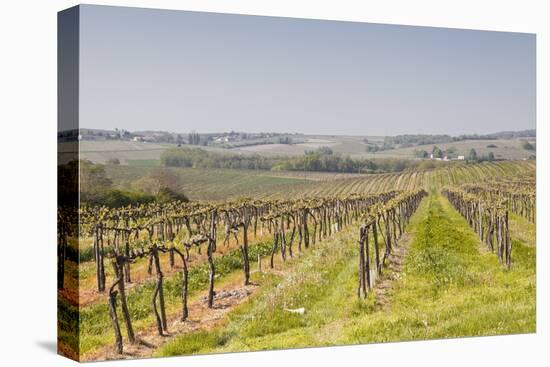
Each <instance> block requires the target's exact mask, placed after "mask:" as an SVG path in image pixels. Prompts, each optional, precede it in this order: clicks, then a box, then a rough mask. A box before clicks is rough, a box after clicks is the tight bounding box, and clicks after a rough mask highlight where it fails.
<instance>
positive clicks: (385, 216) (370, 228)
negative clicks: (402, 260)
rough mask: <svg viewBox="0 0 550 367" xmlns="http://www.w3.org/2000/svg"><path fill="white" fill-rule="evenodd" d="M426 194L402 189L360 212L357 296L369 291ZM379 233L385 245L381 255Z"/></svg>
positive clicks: (420, 191)
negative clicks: (387, 199)
mask: <svg viewBox="0 0 550 367" xmlns="http://www.w3.org/2000/svg"><path fill="white" fill-rule="evenodd" d="M427 195H428V194H427V192H426V191H425V190H423V189H419V190H415V191H411V192H403V193H402V194H400V195H398V196H396V197H394V198H392V199H391V200H389V201H387V202H385V203H377V204H375V205H373V206H371V207H370V208H369V210H368V211H367V212H366V213H365V214H364V215H363V224H362V225H361V227H360V229H359V282H358V283H359V284H358V287H357V297H358V298H361V297H363V298H366V297H367V290H368V291H369V292H370V291H371V290H372V288H373V286H374V284H375V282H376V279H377V278H378V277H379V276H380V275H381V274H382V269H383V267H384V266H385V265H386V261H387V259H388V258H389V256H390V255H391V253H392V249H393V248H394V246H397V241H398V240H399V238H400V237H401V235H402V234H403V232H404V230H405V226H406V225H407V223H408V222H409V220H410V218H411V216H412V215H413V213H414V212H415V211H416V209H418V206H419V205H420V202H421V201H422V199H423V198H424V197H425V196H427ZM379 234H380V236H381V237H382V240H383V244H384V249H383V254H382V257H380V250H381V248H380V243H379ZM371 244H372V245H371ZM371 246H372V248H371ZM371 254H372V256H371Z"/></svg>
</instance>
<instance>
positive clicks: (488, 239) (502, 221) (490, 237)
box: [442, 185, 512, 268]
mask: <svg viewBox="0 0 550 367" xmlns="http://www.w3.org/2000/svg"><path fill="white" fill-rule="evenodd" d="M442 193H443V195H444V196H445V197H446V198H447V199H448V200H449V202H450V203H451V204H452V205H453V206H454V207H455V209H456V210H457V211H458V212H459V213H460V214H461V215H462V216H463V217H464V218H465V219H466V221H467V222H468V224H469V225H470V227H472V228H473V229H474V230H475V232H476V233H477V234H478V236H479V239H480V241H482V242H485V244H486V245H487V248H488V249H489V250H490V251H491V252H495V249H496V253H497V256H498V259H499V260H500V262H502V263H505V264H506V266H507V267H508V268H510V265H511V262H512V240H511V238H510V230H509V225H508V209H507V206H506V202H505V200H503V199H501V200H498V199H497V198H495V197H491V196H487V195H484V193H485V191H483V188H482V187H481V186H479V187H478V188H474V186H473V185H464V186H459V187H446V188H444V189H443V190H442Z"/></svg>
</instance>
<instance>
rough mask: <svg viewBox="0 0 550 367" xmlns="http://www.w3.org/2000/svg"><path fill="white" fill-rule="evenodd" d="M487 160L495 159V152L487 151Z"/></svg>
mask: <svg viewBox="0 0 550 367" xmlns="http://www.w3.org/2000/svg"><path fill="white" fill-rule="evenodd" d="M487 160H488V161H489V162H492V161H494V160H495V154H494V153H493V152H489V155H488V156H487Z"/></svg>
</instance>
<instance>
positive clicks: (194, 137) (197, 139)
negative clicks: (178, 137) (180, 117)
mask: <svg viewBox="0 0 550 367" xmlns="http://www.w3.org/2000/svg"><path fill="white" fill-rule="evenodd" d="M188 140H189V144H190V145H201V136H200V134H199V133H196V132H190V133H189V136H188ZM202 145H206V142H204V144H202Z"/></svg>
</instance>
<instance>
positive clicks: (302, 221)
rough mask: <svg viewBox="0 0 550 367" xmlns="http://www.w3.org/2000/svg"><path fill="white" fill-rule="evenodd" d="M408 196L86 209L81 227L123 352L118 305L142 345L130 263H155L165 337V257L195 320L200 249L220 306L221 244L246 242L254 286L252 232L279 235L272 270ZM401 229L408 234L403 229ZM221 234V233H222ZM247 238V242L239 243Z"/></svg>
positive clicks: (245, 259) (158, 314)
mask: <svg viewBox="0 0 550 367" xmlns="http://www.w3.org/2000/svg"><path fill="white" fill-rule="evenodd" d="M407 195H408V194H404V193H400V192H397V191H390V192H386V193H382V194H377V195H351V196H348V197H340V198H338V197H324V198H309V199H299V200H273V201H267V200H237V201H232V202H226V203H223V204H213V203H181V202H173V203H169V204H167V205H158V204H153V205H143V206H136V207H127V208H121V209H107V208H97V207H94V208H83V209H82V210H81V211H80V213H79V220H80V223H79V230H80V232H81V235H88V236H91V237H93V244H94V260H95V262H96V275H97V285H98V290H99V291H105V290H106V291H107V294H108V305H109V315H110V318H111V320H112V323H113V328H114V331H115V349H116V351H117V352H118V353H122V350H123V343H122V334H121V328H120V321H119V317H118V314H117V306H116V305H117V300H118V302H119V303H120V309H121V311H122V319H123V321H124V323H125V326H126V331H127V334H128V340H129V342H130V343H136V342H137V341H136V337H135V334H134V332H133V328H132V321H131V319H130V313H129V311H128V305H127V300H126V288H125V284H126V283H131V282H132V278H131V272H130V266H131V264H132V263H133V262H135V261H136V260H137V259H139V258H146V259H148V262H149V267H148V273H149V274H150V275H153V273H154V274H155V280H156V281H155V288H154V291H153V296H152V300H151V305H152V310H153V314H154V316H155V320H156V325H157V330H158V333H159V335H165V334H166V332H167V321H166V311H165V305H164V294H163V279H164V274H163V272H162V269H161V265H160V264H161V263H160V260H159V255H160V254H162V253H167V254H169V256H170V258H169V259H170V265H171V266H174V263H175V257H176V255H177V257H178V258H179V261H181V263H182V284H181V287H182V294H181V300H182V314H181V319H182V321H184V320H186V319H187V318H188V316H189V312H188V308H187V295H188V291H187V289H188V282H189V279H188V276H189V274H188V261H189V252H190V251H191V250H192V249H196V251H197V252H199V253H200V251H201V248H204V247H205V250H206V253H207V261H208V269H209V274H208V277H209V282H208V297H207V301H208V306H209V307H213V303H214V295H215V292H214V279H215V274H216V269H215V266H214V259H213V258H214V254H215V252H216V247H217V245H218V242H219V241H223V242H224V243H227V242H228V241H229V239H230V238H231V237H234V238H235V240H236V241H237V244H239V242H240V250H241V254H242V264H243V272H244V284H245V285H246V284H249V278H250V264H249V256H248V232H249V231H251V232H253V233H254V235H256V232H257V231H258V230H260V231H261V232H264V231H268V232H269V233H270V234H271V235H272V250H271V259H270V266H271V267H273V266H274V264H273V261H274V255H275V253H276V252H277V251H279V252H280V254H281V257H282V259H283V261H284V260H286V258H287V256H290V257H292V256H293V244H294V243H297V248H298V251H302V246H303V247H305V248H308V247H309V246H310V245H311V244H315V243H316V242H317V241H321V240H323V239H324V238H326V237H328V236H331V235H332V234H333V233H335V232H338V231H340V230H341V229H342V228H343V227H344V226H347V225H349V224H351V223H353V222H354V221H356V220H358V219H360V218H361V216H362V215H363V214H364V213H366V212H368V211H369V210H370V208H371V207H374V206H377V205H380V207H381V208H382V206H383V205H384V204H387V203H390V202H391V203H394V202H395V204H391V205H390V206H389V207H388V208H393V207H394V205H397V207H399V208H401V206H399V205H401V203H402V200H404V198H405V197H408V196H407ZM397 207H396V208H397ZM410 209H411V208H408V209H399V210H410ZM393 210H394V209H390V211H389V212H388V213H389V214H387V215H390V216H392V218H394V220H398V218H397V217H395V213H394V211H393ZM392 213H393V214H392ZM399 218H401V216H399ZM407 219H408V216H407ZM399 220H400V219H399ZM400 223H401V222H400ZM399 228H400V231H401V230H402V225H401V224H399ZM218 231H220V232H221V233H220V234H218ZM239 235H240V236H239ZM240 238H242V241H239V239H240ZM105 259H108V260H110V262H111V265H112V267H113V270H114V274H115V281H114V282H113V284H112V285H111V286H110V287H108V288H107V287H106V284H105V283H106V277H105Z"/></svg>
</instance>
